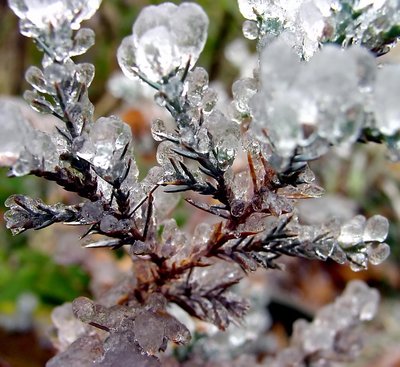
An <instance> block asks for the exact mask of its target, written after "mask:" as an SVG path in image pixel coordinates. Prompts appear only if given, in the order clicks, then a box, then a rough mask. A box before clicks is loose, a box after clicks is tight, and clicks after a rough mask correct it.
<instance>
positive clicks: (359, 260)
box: [347, 252, 368, 271]
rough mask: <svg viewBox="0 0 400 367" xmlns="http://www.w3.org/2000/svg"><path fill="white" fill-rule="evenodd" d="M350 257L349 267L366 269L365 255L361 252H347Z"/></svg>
mask: <svg viewBox="0 0 400 367" xmlns="http://www.w3.org/2000/svg"><path fill="white" fill-rule="evenodd" d="M347 256H348V257H349V258H350V260H351V261H350V268H351V270H353V271H362V270H366V269H367V267H368V258H367V255H366V254H364V253H361V252H356V253H351V254H347Z"/></svg>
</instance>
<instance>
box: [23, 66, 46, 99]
mask: <svg viewBox="0 0 400 367" xmlns="http://www.w3.org/2000/svg"><path fill="white" fill-rule="evenodd" d="M25 79H26V81H27V82H28V83H29V84H30V85H31V86H32V87H33V88H35V89H36V90H37V91H38V92H41V93H46V92H47V88H46V80H45V78H44V75H43V72H42V71H41V70H40V69H39V68H38V67H36V66H31V67H30V68H29V69H28V70H27V71H26V73H25Z"/></svg>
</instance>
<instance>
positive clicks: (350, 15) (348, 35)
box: [238, 0, 400, 59]
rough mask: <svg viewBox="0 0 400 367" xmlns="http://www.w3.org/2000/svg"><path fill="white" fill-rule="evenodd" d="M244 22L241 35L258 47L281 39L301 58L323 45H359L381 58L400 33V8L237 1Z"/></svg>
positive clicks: (390, 2) (392, 4)
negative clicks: (257, 42)
mask: <svg viewBox="0 0 400 367" xmlns="http://www.w3.org/2000/svg"><path fill="white" fill-rule="evenodd" d="M238 3H239V9H240V11H241V13H242V15H243V16H244V17H245V18H246V19H247V21H245V22H244V24H243V33H244V36H245V37H247V38H249V39H257V38H258V39H259V40H260V45H261V47H264V46H265V45H267V44H269V43H270V42H271V41H272V40H273V39H274V38H275V37H277V36H280V37H281V38H282V39H283V40H284V41H285V42H286V43H287V44H288V45H290V46H291V47H292V48H294V49H295V50H296V52H297V53H298V54H299V55H300V56H301V57H302V58H304V59H309V58H310V57H311V56H312V55H313V54H314V52H315V51H316V50H317V49H318V47H319V46H320V45H321V43H325V42H334V43H337V44H339V45H342V46H348V45H351V44H358V45H363V46H365V47H366V48H368V49H370V50H371V51H373V52H375V53H377V54H382V53H385V52H387V51H388V49H389V47H390V46H391V45H392V44H394V43H395V42H396V41H397V39H398V37H399V35H400V28H399V22H400V16H399V4H398V2H397V1H396V0H386V1H377V2H374V1H356V0H352V1H341V0H301V1H293V0H291V1H282V0H238Z"/></svg>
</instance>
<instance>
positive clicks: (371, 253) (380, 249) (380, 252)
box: [367, 243, 390, 265]
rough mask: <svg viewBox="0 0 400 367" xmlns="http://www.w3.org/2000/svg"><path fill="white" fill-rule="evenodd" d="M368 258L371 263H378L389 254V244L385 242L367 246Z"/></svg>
mask: <svg viewBox="0 0 400 367" xmlns="http://www.w3.org/2000/svg"><path fill="white" fill-rule="evenodd" d="M367 252H368V260H369V262H370V263H371V264H372V265H379V264H381V263H382V262H384V261H385V260H386V259H387V258H388V257H389V255H390V246H389V245H388V244H387V243H377V244H372V245H371V246H369V247H368V250H367Z"/></svg>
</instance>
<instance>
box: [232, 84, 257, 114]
mask: <svg viewBox="0 0 400 367" xmlns="http://www.w3.org/2000/svg"><path fill="white" fill-rule="evenodd" d="M256 93H257V82H256V80H255V79H252V78H246V79H240V80H237V81H236V82H235V83H233V85H232V94H233V98H234V100H235V106H236V108H237V110H238V111H240V112H242V113H249V112H250V107H249V102H250V99H251V98H252V97H253V96H254V95H255V94H256Z"/></svg>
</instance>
